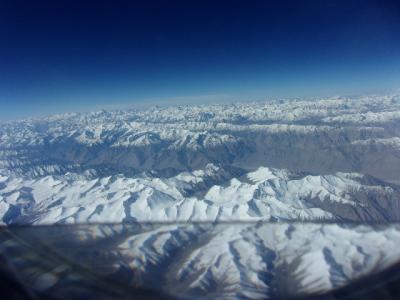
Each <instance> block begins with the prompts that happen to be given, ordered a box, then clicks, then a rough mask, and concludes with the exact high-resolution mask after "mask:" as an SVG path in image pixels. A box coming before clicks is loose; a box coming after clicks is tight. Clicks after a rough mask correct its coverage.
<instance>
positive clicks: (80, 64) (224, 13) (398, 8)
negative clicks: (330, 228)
mask: <svg viewBox="0 0 400 300" xmlns="http://www.w3.org/2000/svg"><path fill="white" fill-rule="evenodd" d="M396 3H399V2H398V1H393V2H389V1H367V0H364V1H351V0H347V1H140V2H139V1H116V0H113V1H111V0H110V1H85V0H82V1H63V0H57V1H50V0H49V1H40V0H38V1H30V0H27V1H18V0H10V1H1V0H0V119H9V118H18V117H22V116H30V115H42V114H49V113H58V112H64V111H79V110H88V109H89V110H90V109H95V110H96V109H100V108H102V107H105V108H107V107H110V108H113V107H118V106H120V107H123V106H124V105H137V106H140V105H144V104H148V103H164V104H168V103H171V104H175V103H191V102H193V103H209V102H218V101H227V100H232V101H236V100H240V101H244V100H255V99H264V98H265V97H293V96H321V95H338V94H352V93H374V92H385V91H393V90H398V89H399V88H400V4H396Z"/></svg>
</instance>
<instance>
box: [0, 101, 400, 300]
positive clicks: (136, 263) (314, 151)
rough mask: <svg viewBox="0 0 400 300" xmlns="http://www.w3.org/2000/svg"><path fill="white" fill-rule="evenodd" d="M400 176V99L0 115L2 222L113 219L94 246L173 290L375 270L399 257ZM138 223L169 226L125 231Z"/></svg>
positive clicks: (322, 280)
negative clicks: (7, 118)
mask: <svg viewBox="0 0 400 300" xmlns="http://www.w3.org/2000/svg"><path fill="white" fill-rule="evenodd" d="M399 184H400V96H398V95H387V96H368V97H358V98H357V99H347V98H334V99H320V100H284V101H283V100H282V101H281V100H279V101H278V100H277V101H269V102H255V103H239V104H224V105H197V106H176V107H166V108H162V107H153V108H149V109H146V110H134V109H131V110H124V111H122V110H120V111H100V112H94V113H76V114H64V115H57V116H52V117H47V118H37V119H27V120H21V121H13V122H3V123H2V124H1V126H0V222H2V224H5V225H15V224H29V225H49V224H50V225H51V224H88V223H96V224H97V223H122V224H121V225H118V226H119V227H118V226H117V225H114V226H111V225H109V226H111V227H110V228H111V229H110V232H109V234H106V235H105V236H104V232H100V233H99V232H98V233H96V234H95V240H96V241H97V242H98V241H99V240H102V239H103V240H107V239H114V242H112V243H109V244H107V243H102V245H103V246H102V247H103V249H98V251H105V252H107V253H108V254H109V255H113V256H115V257H119V260H117V261H112V266H113V267H112V268H111V269H112V270H113V272H117V271H118V270H119V269H120V268H122V267H124V268H129V269H130V270H131V273H132V274H131V276H130V278H131V279H130V280H131V281H132V282H135V284H139V283H140V284H143V285H144V286H152V284H153V283H154V282H155V281H157V280H158V281H159V282H162V286H161V287H160V289H162V290H163V291H165V292H167V293H169V294H173V296H183V297H196V298H201V297H207V296H210V295H212V296H213V297H214V298H222V299H232V298H237V299H242V298H250V299H258V298H263V297H281V296H293V295H299V294H304V293H312V292H323V291H327V290H329V289H332V288H336V287H339V286H342V285H344V284H346V283H348V282H349V281H351V280H353V279H355V278H359V277H360V276H363V275H366V274H368V273H370V272H373V271H378V270H382V269H383V268H385V267H387V266H389V265H391V264H392V263H394V262H397V261H398V260H399V259H400V249H398V247H396V244H398V243H399V242H400V227H399V226H398V225H395V223H396V222H398V221H400V185H399ZM143 222H153V223H154V222H155V223H157V222H167V223H165V224H164V225H161V224H153V225H150V224H148V225H143V226H144V229H143V230H141V231H132V230H131V231H129V230H128V229H126V228H129V226H133V225H132V224H138V223H143ZM199 222H200V223H199ZM224 222H226V223H224ZM271 222H272V223H271ZM145 224H147V223H145ZM217 224H218V225H217ZM349 224H350V225H349ZM377 224H380V225H379V226H378V225H377ZM103 226H105V227H106V225H103ZM107 226H108V225H107ZM146 226H148V228H147V227H146ZM127 232H128V234H127ZM83 235H85V231H84V232H83ZM79 236H80V238H79V240H82V239H83V240H84V239H85V238H83V237H82V232H80V233H79ZM87 238H89V237H87ZM91 238H93V237H91ZM88 251H89V250H88ZM91 268H93V266H91ZM50 273H51V272H50ZM53 273H54V272H53ZM52 276H54V278H56V279H57V280H60V278H59V277H58V275H57V274H52ZM28 277H29V276H28ZM36 279H37V278H36ZM36 279H35V280H36ZM57 280H55V281H54V282H56V281H57ZM54 284H55V283H54ZM50 286H51V285H50ZM172 287H174V289H172ZM42 288H43V287H42ZM45 288H49V287H48V286H46V287H45ZM169 291H170V292H169Z"/></svg>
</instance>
